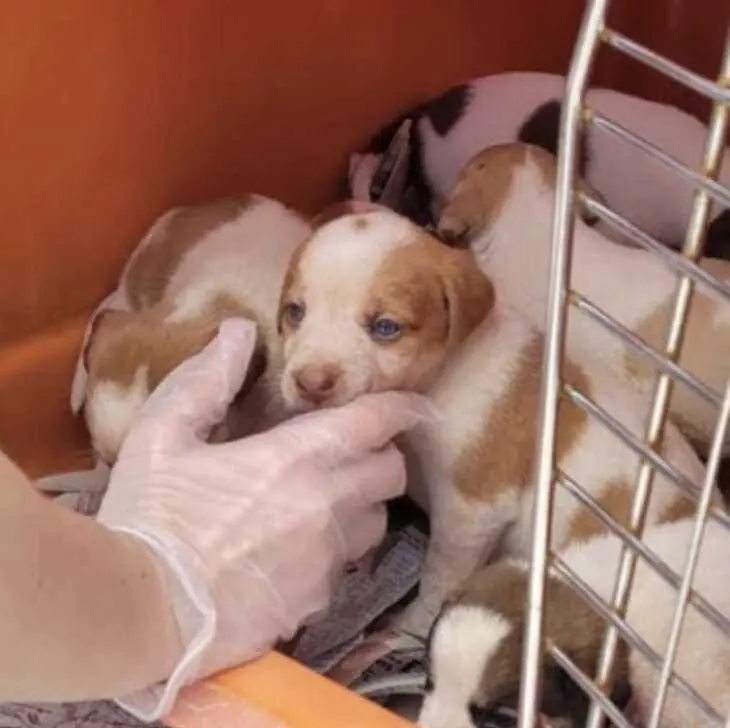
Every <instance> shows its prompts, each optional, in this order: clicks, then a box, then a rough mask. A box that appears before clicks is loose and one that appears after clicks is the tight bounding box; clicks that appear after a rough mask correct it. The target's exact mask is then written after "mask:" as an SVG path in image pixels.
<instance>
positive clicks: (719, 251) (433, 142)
mask: <svg viewBox="0 0 730 728" xmlns="http://www.w3.org/2000/svg"><path fill="white" fill-rule="evenodd" d="M564 95H565V77H564V76H559V75H554V74H549V73H530V72H515V73H498V74H494V75H490V76H484V77H482V78H478V79H474V80H472V81H470V82H468V83H466V84H462V85H459V86H454V87H453V88H451V89H449V90H447V91H446V92H444V93H443V94H441V95H440V96H438V97H436V98H433V99H430V100H428V101H426V102H424V103H422V104H419V105H418V106H416V107H414V108H412V109H409V110H407V111H406V112H404V113H403V114H401V115H400V116H399V117H398V118H397V119H395V120H393V121H392V122H391V123H389V124H388V125H386V126H385V127H383V128H382V129H380V130H379V131H378V132H377V133H376V134H375V135H374V136H373V138H372V139H371V140H370V141H369V142H368V144H367V145H366V146H365V147H364V148H363V149H362V150H360V151H359V152H358V153H356V154H353V155H352V156H351V159H350V171H349V177H348V189H347V192H348V194H349V195H350V196H352V197H354V198H356V199H362V200H369V199H372V198H371V195H372V194H373V177H374V175H375V173H376V171H377V169H378V165H379V163H380V161H381V159H382V157H383V154H384V153H385V151H386V149H387V148H388V145H389V144H390V142H391V141H392V140H393V138H394V136H395V134H396V133H397V131H398V129H399V127H400V126H401V124H402V123H403V121H404V120H406V119H410V120H411V122H412V125H411V132H410V152H409V160H408V168H407V175H406V178H405V184H404V188H405V189H404V190H403V192H402V196H403V197H405V198H406V199H407V200H408V203H407V204H409V205H410V207H409V208H408V210H407V211H405V210H404V212H405V214H408V215H409V216H410V217H411V218H412V219H414V220H415V221H417V222H419V223H421V224H428V223H433V222H435V220H436V219H438V216H439V213H440V210H441V208H442V206H443V204H444V202H445V199H446V198H447V197H448V194H449V192H450V190H451V189H452V187H453V186H454V183H455V181H456V177H457V175H458V172H459V170H460V169H461V167H462V166H463V165H464V164H466V162H467V161H468V160H469V158H470V157H472V156H473V155H474V154H476V153H477V152H479V150H481V149H484V148H485V147H489V146H495V145H498V144H504V143H508V142H516V141H520V142H525V143H529V144H534V145H537V146H540V147H542V148H543V149H545V150H546V151H547V152H549V153H550V154H552V155H555V154H557V149H558V136H559V124H560V113H561V105H562V99H563V97H564ZM586 103H587V105H588V106H589V107H590V108H592V109H595V110H596V111H598V112H599V113H601V114H603V115H604V116H607V117H608V118H609V119H611V120H612V121H614V122H617V123H618V124H620V125H622V126H624V127H625V128H628V129H629V130H630V131H632V132H634V133H635V134H638V135H639V136H641V137H643V138H644V139H647V140H649V141H651V142H652V143H653V144H655V145H656V146H658V147H659V148H660V149H662V150H663V151H665V152H666V153H668V154H670V155H672V156H673V157H675V158H676V159H677V160H679V161H680V162H682V163H684V164H685V165H687V166H689V167H694V166H696V164H697V160H698V159H700V158H701V155H702V149H703V147H704V143H705V137H706V134H707V129H706V127H705V126H704V124H702V123H701V122H700V121H698V120H697V119H696V118H694V117H693V116H690V115H689V114H687V113H686V112H684V111H681V110H680V109H677V108H675V107H673V106H667V105H665V104H658V103H655V102H652V101H646V100H645V99H641V98H638V97H636V96H630V95H628V94H624V93H619V92H617V91H612V90H609V89H604V88H590V89H588V91H587V93H586ZM580 171H581V174H582V176H583V177H584V178H585V179H586V180H587V181H588V182H589V183H590V184H591V186H592V187H594V188H595V189H597V190H598V191H599V192H600V193H601V194H603V195H605V197H606V199H607V201H608V205H609V207H612V208H613V209H615V210H616V211H617V212H618V213H620V214H621V215H623V216H624V217H626V218H628V219H629V220H631V221H632V222H633V223H634V224H635V225H638V226H639V227H640V228H642V229H644V230H646V231H647V232H648V233H650V234H651V235H653V236H654V237H655V238H657V239H659V240H661V241H663V242H665V243H666V244H668V245H670V246H672V247H679V246H680V244H681V242H682V240H683V237H684V232H685V227H686V221H687V219H688V217H689V211H690V209H691V205H692V194H693V188H692V186H691V185H689V184H687V183H686V182H684V181H683V180H681V179H680V178H678V176H677V175H675V174H673V173H671V172H669V171H668V170H667V169H666V168H665V167H663V166H662V165H661V164H660V163H659V162H656V161H654V160H653V159H651V158H650V157H648V156H647V155H645V154H641V153H637V152H636V150H635V149H634V148H632V147H631V146H630V145H628V144H626V143H625V142H623V141H621V140H619V139H617V138H616V137H614V136H612V135H611V134H609V133H606V132H604V131H601V130H600V129H597V128H594V127H589V129H588V131H587V133H586V135H585V143H584V146H583V148H582V149H581V154H580ZM721 178H722V180H723V181H724V182H725V183H726V184H728V183H730V165H727V164H726V165H725V166H724V167H723V168H722V172H721ZM713 216H714V220H713V223H712V225H711V226H710V231H709V239H708V245H707V249H706V251H705V254H706V255H707V256H713V257H722V258H726V259H727V258H730V212H728V211H727V210H725V209H724V208H723V207H722V206H716V207H715V208H714V210H713ZM594 220H595V219H594ZM599 227H600V228H601V229H602V232H604V234H605V233H606V232H608V231H609V229H608V228H607V227H606V226H603V224H601V223H599ZM609 236H610V237H613V234H612V233H611V234H610V235H609Z"/></svg>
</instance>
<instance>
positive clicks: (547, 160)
mask: <svg viewBox="0 0 730 728" xmlns="http://www.w3.org/2000/svg"><path fill="white" fill-rule="evenodd" d="M528 161H529V162H532V163H533V164H535V165H536V166H537V168H538V170H539V172H540V174H541V176H542V180H543V182H544V183H545V184H546V185H547V186H548V187H549V188H550V189H554V188H555V175H556V169H557V168H556V159H555V157H553V155H552V154H550V152H548V151H546V150H545V149H543V148H541V147H538V146H534V145H531V144H523V143H519V142H510V143H507V144H497V145H495V146H492V147H487V148H486V149H483V150H482V151H481V152H479V153H477V154H476V155H474V157H472V158H471V160H470V161H469V162H467V163H466V165H465V166H464V167H463V168H462V169H461V171H460V172H459V174H458V176H457V180H456V184H455V186H454V188H453V191H452V193H451V194H450V195H449V199H448V201H447V203H446V205H445V206H444V208H443V210H442V212H441V216H440V218H439V221H438V225H437V229H438V232H439V235H440V236H442V237H443V238H444V239H445V240H446V241H449V242H451V243H452V244H455V245H459V246H461V245H468V243H469V242H470V240H472V239H473V238H474V237H475V236H476V235H479V234H480V233H481V232H482V231H483V230H485V229H486V228H488V227H489V225H490V224H491V223H492V222H493V221H494V220H495V219H497V218H498V217H499V214H500V212H501V211H502V207H503V205H504V202H505V200H506V199H507V197H508V196H509V194H510V192H511V189H512V182H513V180H514V175H515V174H516V173H517V171H518V170H519V169H520V168H522V167H524V166H525V165H526V164H527V163H528ZM576 189H577V190H579V191H580V192H584V193H587V194H589V195H591V196H592V197H596V198H598V199H599V200H602V199H603V198H602V196H601V195H600V194H598V192H597V191H596V190H594V189H593V188H592V187H591V186H590V185H589V184H588V183H587V182H586V181H585V180H584V179H583V178H581V177H580V176H578V175H576ZM591 219H592V217H591Z"/></svg>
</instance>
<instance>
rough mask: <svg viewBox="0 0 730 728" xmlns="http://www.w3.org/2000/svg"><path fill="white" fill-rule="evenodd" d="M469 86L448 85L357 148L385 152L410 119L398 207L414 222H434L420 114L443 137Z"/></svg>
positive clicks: (459, 112)
mask: <svg viewBox="0 0 730 728" xmlns="http://www.w3.org/2000/svg"><path fill="white" fill-rule="evenodd" d="M471 90H472V88H471V86H470V85H469V84H461V85H459V86H454V87H452V88H450V89H449V90H448V91H445V92H444V93H443V94H441V95H440V96H436V97H435V98H432V99H429V100H428V101H425V102H424V103H422V104H418V105H416V106H413V107H411V108H410V109H408V110H406V111H405V112H403V113H402V114H400V115H399V116H397V117H396V118H395V119H393V121H391V122H389V123H388V124H386V125H385V126H384V127H382V128H381V129H379V130H378V131H377V132H376V133H375V134H374V135H373V136H372V137H371V138H370V140H369V141H368V143H367V144H366V145H365V146H364V147H363V148H362V149H361V150H360V151H361V153H363V154H377V155H381V154H384V153H385V151H386V150H387V149H388V147H389V146H390V143H391V142H392V141H393V137H394V136H395V134H396V133H397V131H398V129H399V128H400V126H401V124H402V123H403V122H404V121H405V120H406V119H410V120H411V122H412V126H411V136H410V150H409V159H408V174H407V176H406V182H405V189H404V194H403V199H402V200H401V204H400V206H399V208H398V210H397V211H398V212H399V213H400V214H401V215H405V216H406V217H407V218H409V219H410V220H412V221H413V222H415V223H416V224H417V225H434V224H435V223H436V221H435V220H434V219H433V215H432V213H431V203H432V200H433V190H432V189H431V186H430V185H429V183H428V180H427V179H426V176H425V174H424V171H423V154H422V147H423V141H422V139H421V135H420V133H419V131H418V121H419V119H421V118H423V117H426V118H428V120H429V121H430V122H431V124H432V126H433V128H434V130H435V131H436V133H437V134H438V135H439V136H442V137H443V136H446V135H447V134H448V133H449V131H450V130H451V129H452V128H453V127H454V125H455V124H456V123H457V122H458V121H459V119H461V118H462V117H463V115H464V112H465V110H466V108H467V106H468V105H469V101H470V100H471ZM344 193H345V196H347V197H351V196H352V189H351V188H350V184H349V179H348V180H346V181H345V184H344Z"/></svg>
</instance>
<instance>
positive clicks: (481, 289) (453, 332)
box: [440, 250, 496, 345]
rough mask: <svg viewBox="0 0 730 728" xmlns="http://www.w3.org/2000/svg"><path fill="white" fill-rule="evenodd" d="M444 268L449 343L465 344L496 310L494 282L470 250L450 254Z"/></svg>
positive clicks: (442, 273)
mask: <svg viewBox="0 0 730 728" xmlns="http://www.w3.org/2000/svg"><path fill="white" fill-rule="evenodd" d="M445 258H446V260H445V261H444V265H443V266H442V268H441V271H440V273H441V278H442V281H443V295H444V308H445V310H446V315H447V316H448V331H449V343H450V344H452V345H454V344H459V343H460V342H462V341H463V340H464V339H465V338H466V337H467V336H468V335H469V334H470V333H471V332H472V331H473V330H474V329H475V328H476V327H477V326H478V325H479V324H480V323H481V322H482V321H483V320H484V319H485V318H486V317H487V316H488V315H489V313H490V311H491V310H492V308H493V307H494V302H495V297H496V294H495V291H494V286H493V285H492V282H491V281H490V280H489V278H487V276H486V275H484V273H482V271H481V270H480V269H479V266H478V265H477V263H476V261H475V260H474V257H473V256H472V254H471V253H470V252H469V251H467V250H448V251H447V255H446V256H445Z"/></svg>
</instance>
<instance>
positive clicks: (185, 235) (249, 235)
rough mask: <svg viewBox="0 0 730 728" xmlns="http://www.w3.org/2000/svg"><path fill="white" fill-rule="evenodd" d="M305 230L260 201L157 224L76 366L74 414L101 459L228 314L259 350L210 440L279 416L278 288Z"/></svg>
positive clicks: (93, 326) (176, 215)
mask: <svg viewBox="0 0 730 728" xmlns="http://www.w3.org/2000/svg"><path fill="white" fill-rule="evenodd" d="M310 231H311V226H310V223H309V222H308V221H307V220H306V219H305V218H304V217H302V216H301V215H299V214H298V213H297V212H295V211H293V210H291V209H289V208H287V207H286V206H284V205H283V204H281V203H280V202H277V201H275V200H272V199H268V198H265V197H262V196H259V195H249V196H246V197H243V198H241V199H237V200H222V201H219V202H215V203H210V204H205V205H198V206H190V207H180V208H176V209H174V210H171V211H169V212H168V213H166V214H165V215H163V216H162V217H161V218H159V219H158V220H157V222H156V223H155V224H154V225H153V226H152V228H151V229H150V231H149V232H148V233H147V235H146V236H145V238H144V239H143V240H142V242H141V243H140V245H139V246H138V247H137V249H136V250H135V252H134V253H133V255H132V256H131V258H130V260H129V262H128V263H127V265H126V267H125V269H124V271H123V274H122V277H121V281H120V284H119V287H118V289H117V290H116V291H115V292H114V293H113V294H112V295H111V296H109V297H108V298H107V299H106V300H105V301H104V303H103V304H102V305H101V306H100V307H99V309H98V310H97V312H96V314H95V315H94V317H93V318H92V321H91V323H90V325H89V327H88V329H87V332H86V336H85V341H84V351H83V354H82V356H81V358H80V360H79V362H78V365H77V373H76V377H75V380H74V387H73V392H72V407H73V408H74V409H75V410H76V411H78V410H79V409H81V407H83V412H84V416H85V419H86V423H87V425H88V429H89V432H90V435H91V440H92V446H93V448H94V450H95V451H96V453H97V454H98V455H99V456H101V458H102V459H103V460H105V461H106V462H108V463H111V462H113V461H114V460H115V458H116V456H117V453H118V451H119V448H120V446H121V444H122V442H123V440H124V437H125V436H126V433H127V432H128V430H129V427H130V426H131V423H132V422H133V420H134V418H135V416H136V414H137V412H138V411H139V409H140V407H141V406H142V405H143V404H144V402H145V401H146V399H147V397H148V396H149V394H150V393H151V392H152V391H153V390H154V389H155V388H156V387H157V385H158V384H159V383H160V382H161V381H162V379H164V377H165V376H166V375H167V374H168V373H169V372H170V371H172V369H174V368H175V367H177V365H178V364H180V363H181V362H182V361H184V360H185V359H187V358H188V357H190V356H192V355H194V354H195V353H197V352H198V351H200V350H201V349H202V348H203V347H204V346H205V345H206V344H207V343H208V342H209V341H211V340H212V339H213V338H214V337H215V335H216V333H217V330H218V326H219V324H220V323H221V321H222V320H223V319H225V318H227V317H231V316H244V317H246V318H249V319H252V320H253V321H255V322H256V324H257V325H258V341H257V350H256V352H255V354H254V358H253V361H252V364H251V367H250V369H249V373H248V377H247V380H246V383H245V384H244V387H243V389H242V392H241V395H240V396H239V398H238V400H237V401H236V402H235V403H234V405H233V406H232V407H231V408H230V409H229V412H228V415H227V417H226V419H225V421H224V422H223V423H222V425H221V426H220V427H219V428H217V429H216V431H215V432H214V433H213V435H212V439H214V440H220V439H228V438H229V437H233V436H238V437H240V436H243V435H245V434H249V433H250V432H254V431H257V430H259V429H261V428H263V427H265V426H267V425H269V424H271V423H272V422H274V421H276V419H278V417H279V416H281V409H280V408H279V407H277V403H276V399H277V394H278V386H277V385H276V384H275V382H276V380H277V374H276V371H277V369H276V368H277V362H278V354H277V351H278V337H277V335H276V330H275V329H276V312H277V305H278V299H279V291H280V289H281V283H282V280H283V277H284V272H285V270H286V267H287V265H288V263H289V258H290V256H291V254H292V252H293V251H294V249H295V248H296V246H297V245H298V244H299V243H300V242H301V241H302V240H303V239H304V238H305V237H306V236H307V235H308V233H309V232H310ZM244 396H246V402H245V407H244V406H243V401H242V400H243V397H244Z"/></svg>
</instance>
